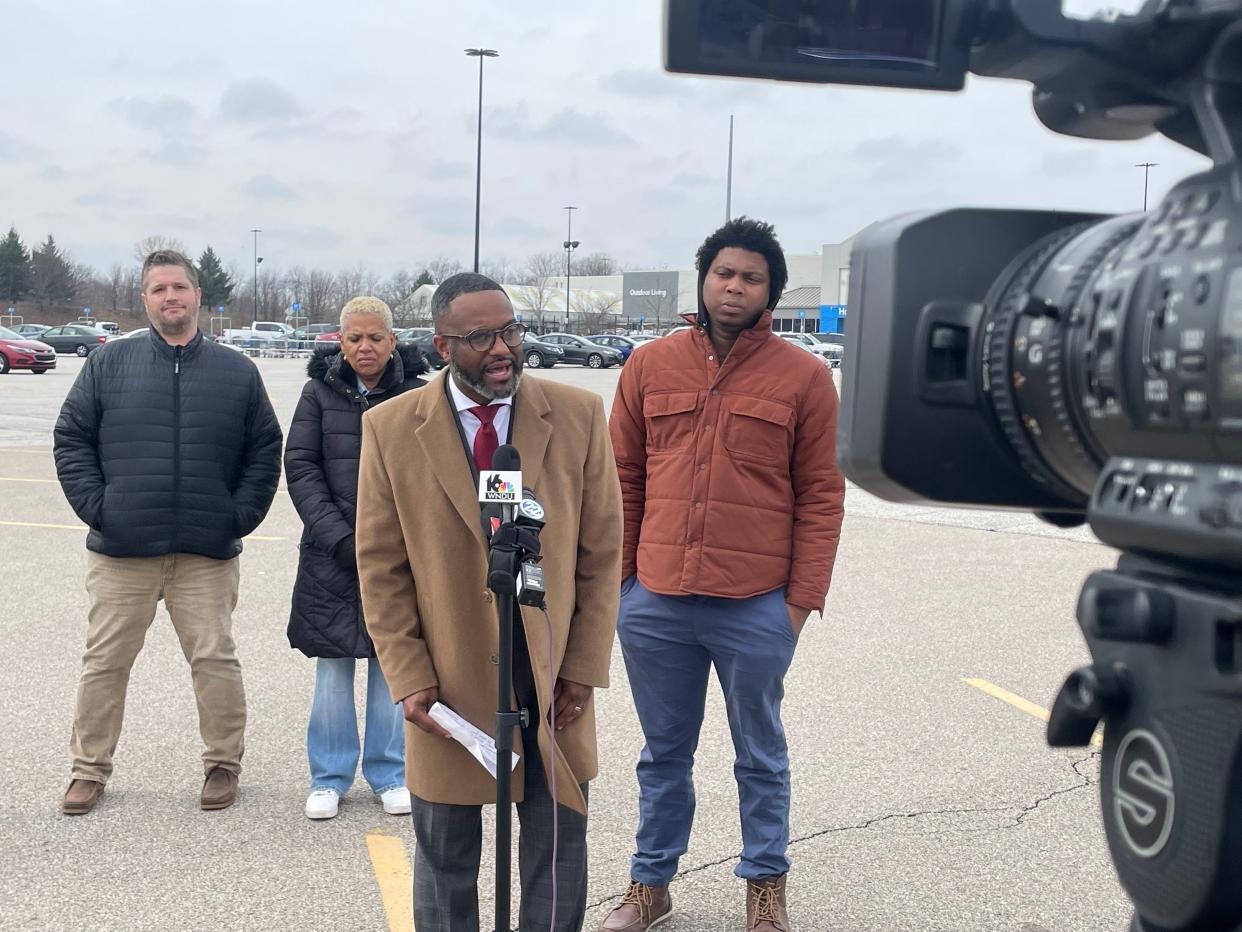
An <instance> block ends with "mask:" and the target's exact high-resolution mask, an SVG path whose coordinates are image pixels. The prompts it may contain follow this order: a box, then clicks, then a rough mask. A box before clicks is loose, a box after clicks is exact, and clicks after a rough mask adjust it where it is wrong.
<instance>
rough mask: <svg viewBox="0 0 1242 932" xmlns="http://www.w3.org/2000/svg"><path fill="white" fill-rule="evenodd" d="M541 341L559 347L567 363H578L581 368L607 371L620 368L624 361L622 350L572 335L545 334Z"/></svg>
mask: <svg viewBox="0 0 1242 932" xmlns="http://www.w3.org/2000/svg"><path fill="white" fill-rule="evenodd" d="M539 339H541V340H542V341H543V342H544V343H551V344H552V345H553V346H559V347H560V348H561V350H562V351H563V352H564V354H565V359H564V361H565V362H576V363H577V364H578V365H580V366H590V367H591V368H592V369H607V368H608V367H609V366H619V365H621V363H622V362H623V361H624V358H623V357H622V355H621V351H620V350H615V349H613V348H612V347H611V346H600V345H599V344H598V343H592V342H591V341H590V340H588V339H587V338H586V337H576V336H574V335H573V334H572V333H545V334H544V335H543V336H541V337H540V338H539Z"/></svg>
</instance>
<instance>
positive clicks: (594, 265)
mask: <svg viewBox="0 0 1242 932" xmlns="http://www.w3.org/2000/svg"><path fill="white" fill-rule="evenodd" d="M574 274H575V275H582V276H584V277H585V276H587V275H616V274H617V260H616V259H614V258H613V257H612V256H610V255H608V253H606V252H593V253H591V254H590V255H588V256H583V257H582V258H580V259H576V260H574Z"/></svg>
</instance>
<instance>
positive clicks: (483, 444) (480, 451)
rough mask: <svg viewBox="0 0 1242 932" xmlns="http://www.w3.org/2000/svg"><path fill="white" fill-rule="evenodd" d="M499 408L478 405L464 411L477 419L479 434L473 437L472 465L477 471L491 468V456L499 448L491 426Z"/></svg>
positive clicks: (497, 406) (498, 439)
mask: <svg viewBox="0 0 1242 932" xmlns="http://www.w3.org/2000/svg"><path fill="white" fill-rule="evenodd" d="M500 408H501V406H500V405H478V406H477V407H474V408H467V409H466V410H467V411H469V412H470V413H471V414H473V415H474V416H475V417H477V418H478V419H479V432H478V433H476V434H475V435H474V465H475V466H477V467H478V468H479V469H491V468H492V454H493V453H495V452H496V448H497V447H499V446H500V438H499V437H497V436H496V428H495V427H494V426H492V421H493V420H494V419H495V417H496V415H497V414H498V413H499V412H500Z"/></svg>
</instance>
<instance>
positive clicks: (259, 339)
mask: <svg viewBox="0 0 1242 932" xmlns="http://www.w3.org/2000/svg"><path fill="white" fill-rule="evenodd" d="M291 333H293V328H292V327H290V326H289V325H288V324H282V323H280V322H279V321H275V320H256V321H255V322H254V323H253V324H251V325H250V326H248V327H230V328H229V329H228V330H225V331H224V332H223V333H222V334H220V336H219V337H217V342H220V343H244V344H246V345H247V346H267V345H269V344H271V343H283V342H284V341H285V340H286V339H288V337H289V334H291Z"/></svg>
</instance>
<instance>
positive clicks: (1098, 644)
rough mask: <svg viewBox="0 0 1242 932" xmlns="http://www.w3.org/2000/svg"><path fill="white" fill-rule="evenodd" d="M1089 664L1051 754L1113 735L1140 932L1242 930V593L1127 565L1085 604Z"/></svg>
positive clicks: (1191, 574)
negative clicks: (1099, 733) (1098, 735)
mask: <svg viewBox="0 0 1242 932" xmlns="http://www.w3.org/2000/svg"><path fill="white" fill-rule="evenodd" d="M1077 616H1078V623H1079V625H1080V626H1081V628H1082V631H1083V635H1084V636H1085V638H1086V641H1087V645H1088V647H1089V648H1090V651H1091V657H1092V663H1091V665H1090V666H1085V667H1081V668H1079V669H1078V670H1075V671H1074V672H1073V673H1072V674H1070V677H1069V679H1067V680H1066V683H1065V685H1064V686H1063V687H1062V688H1061V692H1060V693H1059V694H1058V696H1057V698H1056V702H1055V703H1054V705H1053V709H1052V716H1051V718H1050V720H1049V723H1048V743H1049V744H1051V745H1053V746H1054V747H1080V746H1084V745H1086V744H1087V743H1088V742H1089V741H1090V740H1091V736H1092V734H1093V733H1094V731H1095V729H1096V727H1097V726H1098V725H1099V724H1100V723H1101V722H1102V723H1103V724H1104V742H1103V752H1102V755H1101V760H1100V803H1101V811H1102V814H1103V820H1104V829H1105V834H1106V835H1107V838H1108V846H1109V851H1110V853H1111V855H1112V858H1113V863H1114V864H1115V866H1116V868H1117V874H1118V877H1119V878H1120V880H1121V884H1122V886H1123V887H1124V888H1125V891H1126V893H1127V894H1128V895H1129V897H1130V899H1131V900H1132V902H1133V903H1134V905H1135V910H1136V913H1135V916H1134V919H1133V923H1132V925H1131V927H1130V928H1131V932H1190V930H1196V932H1200V930H1202V932H1235V930H1238V929H1242V884H1240V883H1239V881H1238V871H1239V868H1240V866H1242V584H1240V583H1239V580H1238V576H1237V574H1236V573H1234V572H1230V573H1228V574H1226V573H1224V572H1215V571H1205V570H1203V569H1200V568H1196V567H1193V566H1191V565H1189V564H1185V563H1173V562H1169V561H1168V560H1162V559H1155V558H1151V557H1145V556H1138V555H1135V554H1132V553H1125V554H1123V555H1122V557H1121V558H1120V560H1119V561H1118V565H1117V568H1116V569H1115V570H1102V571H1099V572H1096V573H1093V574H1092V575H1091V576H1090V577H1089V578H1088V579H1087V582H1086V583H1085V584H1084V586H1083V589H1082V593H1081V594H1080V596H1079V601H1078V612H1077Z"/></svg>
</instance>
